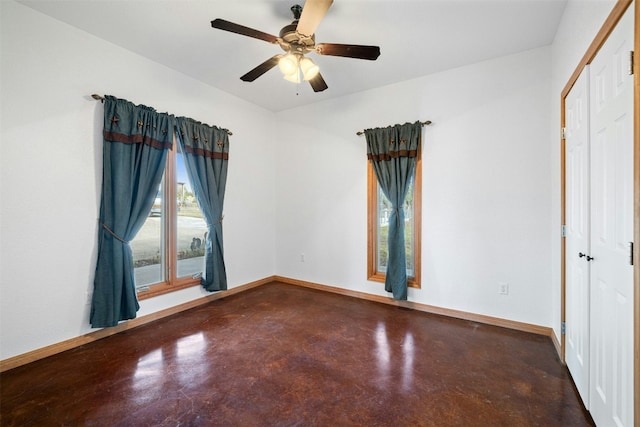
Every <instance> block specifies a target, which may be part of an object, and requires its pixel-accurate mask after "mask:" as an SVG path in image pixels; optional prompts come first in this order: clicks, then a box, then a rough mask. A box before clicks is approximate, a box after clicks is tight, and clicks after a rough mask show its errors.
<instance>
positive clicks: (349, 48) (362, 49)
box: [316, 43, 380, 61]
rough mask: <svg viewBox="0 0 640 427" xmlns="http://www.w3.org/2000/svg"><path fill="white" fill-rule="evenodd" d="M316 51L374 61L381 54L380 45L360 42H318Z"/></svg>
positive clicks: (322, 53)
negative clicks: (365, 44)
mask: <svg viewBox="0 0 640 427" xmlns="http://www.w3.org/2000/svg"><path fill="white" fill-rule="evenodd" d="M316 52H318V53H319V54H320V55H330V56H344V57H347V58H358V59H368V60H371V61H374V60H375V59H377V58H378V56H380V47H378V46H364V45H358V44H337V43H318V44H317V45H316Z"/></svg>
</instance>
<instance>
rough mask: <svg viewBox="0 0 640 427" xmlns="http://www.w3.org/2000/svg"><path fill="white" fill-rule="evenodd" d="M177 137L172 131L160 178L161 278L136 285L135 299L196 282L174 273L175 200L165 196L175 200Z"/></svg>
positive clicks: (168, 291)
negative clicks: (146, 283) (157, 280)
mask: <svg viewBox="0 0 640 427" xmlns="http://www.w3.org/2000/svg"><path fill="white" fill-rule="evenodd" d="M177 143H178V141H177V139H176V135H175V132H174V135H173V146H172V147H171V149H169V152H168V153H167V160H166V161H167V163H166V165H165V170H164V178H163V179H162V194H163V197H162V216H161V218H162V220H163V227H162V233H161V251H162V252H163V253H162V254H161V265H163V266H164V272H163V273H164V274H163V277H164V278H165V280H164V281H162V282H158V283H152V284H149V285H144V286H141V287H140V288H138V289H136V295H137V297H138V300H139V301H141V300H144V299H147V298H152V297H156V296H159V295H164V294H168V293H171V292H175V291H179V290H181V289H186V288H190V287H194V286H199V285H200V278H193V277H176V274H177V271H178V254H177V248H176V241H177V236H178V204H177V203H166V201H167V200H177V187H178V185H177V177H176V169H177V167H178V166H177V163H176V162H177V159H176V158H177V152H178V146H177Z"/></svg>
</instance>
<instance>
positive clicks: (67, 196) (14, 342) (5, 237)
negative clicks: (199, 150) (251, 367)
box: [0, 1, 275, 359]
mask: <svg viewBox="0 0 640 427" xmlns="http://www.w3.org/2000/svg"><path fill="white" fill-rule="evenodd" d="M0 4H1V6H0V7H1V11H0V14H1V15H2V21H1V25H0V28H1V30H0V31H1V43H2V45H1V48H2V50H1V54H2V61H1V80H0V81H1V91H2V96H1V116H0V117H1V123H0V137H1V140H0V141H1V144H0V257H1V259H0V313H1V314H0V328H1V334H0V358H1V359H4V358H7V357H11V356H14V355H17V354H21V353H24V352H27V351H30V350H34V349H36V348H40V347H44V346H46V345H49V344H53V343H56V342H60V341H63V340H65V339H68V338H72V337H76V336H78V335H81V334H83V333H86V332H89V331H90V328H89V324H88V310H89V306H88V305H87V300H88V294H90V293H91V291H92V288H93V275H94V268H95V258H96V250H97V245H96V235H97V227H96V225H97V218H98V209H99V197H100V185H101V178H102V177H101V173H102V166H101V161H102V149H101V147H102V142H101V136H100V132H101V129H102V106H101V104H100V103H99V102H96V101H93V100H91V99H90V98H88V95H90V94H92V93H99V94H112V95H115V96H118V97H122V98H126V99H129V100H130V101H132V102H134V103H143V104H145V105H150V106H153V107H154V108H156V109H157V110H158V111H168V112H170V113H173V114H176V115H185V116H189V117H193V118H195V119H197V120H200V121H203V122H207V123H210V124H216V125H219V126H222V127H226V128H229V129H231V130H232V131H233V133H234V134H233V136H232V137H231V138H230V141H231V149H230V167H229V176H228V185H227V196H226V200H225V224H224V235H225V256H226V261H227V274H228V279H229V286H230V287H234V286H237V285H240V284H244V283H247V282H251V281H254V280H258V279H262V278H264V277H268V276H271V275H273V274H275V270H274V266H275V257H274V255H273V254H274V225H273V224H274V213H275V204H274V200H275V198H274V188H275V183H274V179H275V175H274V172H273V162H274V160H275V159H274V154H273V152H272V150H271V149H270V144H266V143H265V142H264V135H265V134H269V135H272V134H273V130H274V128H275V125H274V124H273V122H274V115H273V113H271V112H268V111H266V110H263V109H261V108H258V107H256V106H254V105H252V104H249V103H247V102H244V101H242V100H239V99H238V98H235V97H232V96H230V95H228V94H226V93H224V92H221V91H219V90H216V89H213V88H211V87H208V86H205V85H203V84H201V83H199V82H197V81H195V80H193V79H191V78H188V77H186V76H184V75H182V74H179V73H177V72H175V71H173V70H170V69H168V68H165V67H163V66H160V65H158V64H156V63H153V62H151V61H148V60H146V59H144V58H142V57H140V56H137V55H135V54H132V53H130V52H128V51H126V50H123V49H122V48H119V47H116V46H115V45H112V44H110V43H107V42H104V41H102V40H100V39H97V38H95V37H93V36H91V35H89V34H87V33H84V32H82V31H79V30H77V29H75V28H73V27H70V26H68V25H66V24H63V23H60V22H58V21H56V20H53V19H51V18H48V17H46V16H45V15H42V14H40V13H38V12H35V11H33V10H32V9H29V8H27V7H24V6H22V5H20V4H17V3H14V2H13V1H1V2H0ZM248 122H250V123H252V124H253V125H252V126H246V123H248ZM204 294H205V293H204V292H203V291H202V290H201V289H198V288H197V287H196V288H191V289H187V290H183V291H180V292H176V293H173V294H170V295H164V296H161V297H157V298H152V299H147V300H143V301H141V310H140V312H139V313H138V314H139V315H144V314H148V313H151V312H154V311H157V310H160V309H164V308H167V307H171V306H174V305H176V304H180V303H183V302H186V301H189V300H193V299H195V298H198V297H201V296H202V295H204Z"/></svg>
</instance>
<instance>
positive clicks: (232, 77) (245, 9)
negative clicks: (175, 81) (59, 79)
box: [20, 0, 566, 111]
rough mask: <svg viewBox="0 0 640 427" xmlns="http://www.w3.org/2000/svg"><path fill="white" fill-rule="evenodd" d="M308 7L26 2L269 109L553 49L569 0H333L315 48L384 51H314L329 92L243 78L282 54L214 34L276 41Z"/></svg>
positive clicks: (250, 0)
mask: <svg viewBox="0 0 640 427" xmlns="http://www.w3.org/2000/svg"><path fill="white" fill-rule="evenodd" d="M303 1H304V0H286V1H284V0H245V1H239V0H128V1H124V0H82V1H79V0H21V1H20V3H22V4H24V5H27V6H29V7H32V8H33V9H36V10H39V11H41V12H43V13H45V14H47V15H49V16H51V17H53V18H56V19H59V20H61V21H63V22H66V23H68V24H70V25H73V26H74V27H77V28H80V29H82V30H85V31H87V32H89V33H91V34H94V35H95V36H97V37H100V38H102V39H104V40H107V41H109V42H112V43H114V44H116V45H119V46H122V47H123V48H125V49H128V50H130V51H133V52H136V53H138V54H140V55H142V56H145V57H147V58H149V59H151V60H153V61H156V62H159V63H161V64H164V65H166V66H167V67H170V68H173V69H175V70H177V71H180V72H182V73H184V74H186V75H189V76H191V77H193V78H195V79H198V80H200V81H202V82H204V83H206V84H208V85H211V86H213V87H216V88H218V89H221V90H223V91H225V92H228V93H231V94H233V95H236V96H238V97H240V98H243V99H245V100H247V101H250V102H252V103H254V104H257V105H259V106H262V107H264V108H266V109H269V110H271V111H282V110H286V109H289V108H293V107H296V106H300V105H305V104H310V103H313V102H317V101H321V100H325V99H329V98H335V97H339V96H343V95H346V94H350V93H354V92H359V91H363V90H367V89H371V88H375V87H380V86H384V85H388V84H392V83H395V82H399V81H403V80H408V79H412V78H416V77H419V76H424V75H427V74H431V73H435V72H438V71H442V70H446V69H451V68H454V67H459V66H462V65H465V64H471V63H474V62H478V61H482V60H485V59H489V58H495V57H499V56H503V55H508V54H512V53H516V52H520V51H524V50H528V49H533V48H536V47H540V46H545V45H548V44H551V42H552V41H553V38H554V35H555V33H556V29H557V27H558V24H559V22H560V18H561V16H562V13H563V11H564V8H565V5H566V0H335V1H334V4H333V6H332V7H331V8H330V9H329V11H328V13H327V14H326V16H325V18H324V20H323V21H322V23H321V24H320V26H319V27H318V29H317V30H316V42H317V43H320V42H325V43H346V44H365V45H377V46H380V50H381V55H380V57H379V58H378V59H377V60H376V61H366V60H359V59H352V58H339V57H330V56H320V55H316V54H315V53H311V54H309V55H310V56H311V57H312V58H313V60H314V61H315V62H316V63H317V64H318V65H319V66H320V70H321V73H322V75H323V77H324V79H325V81H326V82H327V84H328V86H329V89H327V90H325V91H324V92H320V93H315V92H313V90H312V89H311V87H310V86H309V85H308V84H307V83H306V82H305V83H303V84H301V85H299V87H297V85H296V84H294V83H290V82H288V81H285V80H284V79H283V78H282V75H281V73H280V72H279V70H278V68H277V67H276V68H274V69H272V70H271V71H268V72H267V73H266V74H264V75H263V76H262V77H260V78H258V79H257V80H256V81H254V82H252V83H247V82H243V81H241V80H240V78H239V77H240V76H241V75H243V74H245V73H246V72H247V71H249V70H251V69H252V68H254V67H255V66H257V65H258V64H260V63H262V62H263V61H265V60H266V59H268V58H270V57H271V56H273V55H275V54H276V53H280V52H282V51H281V49H280V47H279V46H277V45H273V44H269V43H267V42H264V41H262V40H257V39H253V38H250V37H245V36H241V35H238V34H233V33H229V32H226V31H221V30H217V29H213V28H211V24H210V21H211V20H213V19H215V18H223V19H226V20H228V21H232V22H234V23H237V24H241V25H244V26H247V27H251V28H255V29H257V30H260V31H264V32H266V33H269V34H274V35H276V36H277V35H278V33H279V31H280V28H282V27H283V26H285V25H287V24H289V23H290V22H291V21H292V20H293V15H292V14H291V11H290V7H291V6H292V5H294V4H296V3H299V4H303Z"/></svg>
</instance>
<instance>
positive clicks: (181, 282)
mask: <svg viewBox="0 0 640 427" xmlns="http://www.w3.org/2000/svg"><path fill="white" fill-rule="evenodd" d="M194 286H200V279H192V278H191V277H186V278H183V279H178V280H176V281H175V282H173V283H169V282H162V283H156V284H154V285H149V286H148V287H147V288H148V289H145V290H144V291H138V292H137V295H138V301H142V300H145V299H148V298H153V297H157V296H159V295H164V294H169V293H171V292H175V291H179V290H181V289H186V288H191V287H194Z"/></svg>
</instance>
